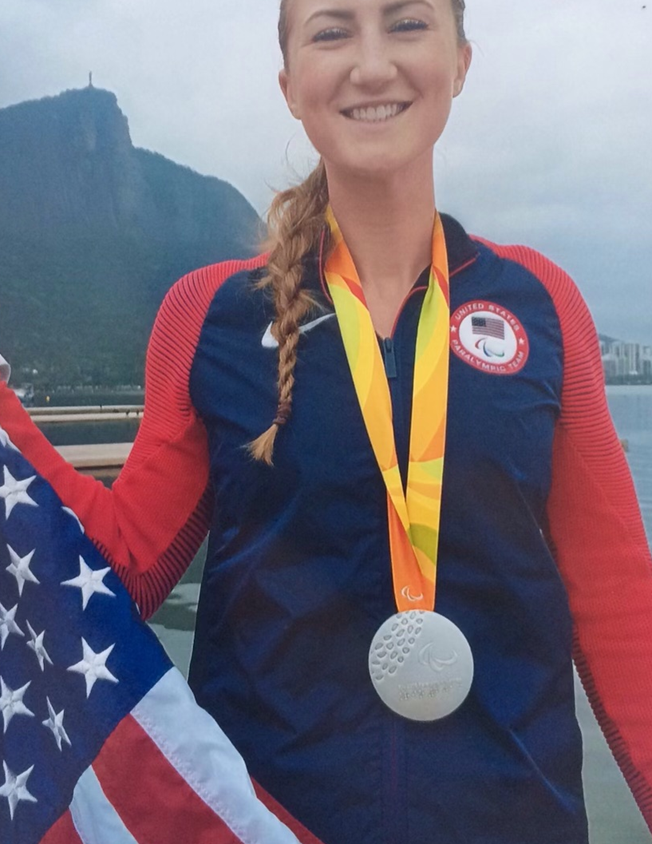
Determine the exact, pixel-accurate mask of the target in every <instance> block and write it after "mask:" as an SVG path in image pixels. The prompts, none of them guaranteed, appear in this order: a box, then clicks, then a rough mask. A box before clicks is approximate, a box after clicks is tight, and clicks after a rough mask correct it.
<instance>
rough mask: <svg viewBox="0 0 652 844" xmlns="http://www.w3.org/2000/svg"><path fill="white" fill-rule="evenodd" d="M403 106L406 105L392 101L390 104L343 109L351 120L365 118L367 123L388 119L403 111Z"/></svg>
mask: <svg viewBox="0 0 652 844" xmlns="http://www.w3.org/2000/svg"><path fill="white" fill-rule="evenodd" d="M405 108H406V106H405V105H403V104H401V103H393V104H392V105H382V106H376V107H374V108H352V109H350V110H349V111H345V114H346V116H347V117H350V118H352V119H353V120H365V121H367V122H369V123H378V122H380V121H381V120H389V119H390V117H396V115H397V114H400V112H402V111H404V110H405Z"/></svg>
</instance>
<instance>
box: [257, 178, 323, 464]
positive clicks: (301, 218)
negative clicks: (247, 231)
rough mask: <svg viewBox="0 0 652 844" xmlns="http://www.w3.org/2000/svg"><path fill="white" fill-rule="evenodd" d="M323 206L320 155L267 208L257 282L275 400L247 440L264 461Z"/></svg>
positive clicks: (283, 395) (268, 458)
mask: <svg viewBox="0 0 652 844" xmlns="http://www.w3.org/2000/svg"><path fill="white" fill-rule="evenodd" d="M327 206H328V184H327V182H326V168H325V167H324V164H323V162H322V161H320V162H319V164H318V166H317V167H316V169H315V170H313V172H312V173H311V174H310V175H309V176H308V178H307V179H306V180H305V181H304V182H302V183H301V184H300V185H297V186H296V187H292V188H289V189H288V190H285V191H282V192H281V193H279V194H277V195H276V197H275V198H274V201H273V202H272V206H271V208H270V210H269V216H268V220H267V228H268V237H267V244H266V246H267V249H268V250H269V258H268V261H267V271H266V275H265V277H264V278H263V280H262V281H261V282H260V286H261V287H269V288H271V291H272V296H273V299H274V309H275V311H276V319H275V320H274V324H273V326H272V334H273V335H274V337H275V338H276V340H277V341H278V379H277V381H278V405H277V408H276V416H275V418H274V421H273V422H272V424H271V425H270V427H269V428H268V429H267V430H266V431H265V432H264V433H263V434H261V435H260V436H259V437H258V438H257V439H256V440H254V441H253V442H252V443H250V445H249V451H250V453H251V455H252V457H254V458H255V459H256V460H262V461H263V462H265V463H267V464H269V465H270V466H271V464H272V454H273V452H274V442H275V440H276V435H277V434H278V432H279V429H280V428H281V426H282V425H285V423H286V422H287V420H288V419H289V417H290V412H291V410H292V389H293V387H294V367H295V365H296V362H297V345H298V343H299V337H300V331H299V325H300V324H301V321H302V319H303V317H304V316H305V314H306V313H307V312H308V311H309V310H310V308H311V307H313V305H314V302H313V300H312V298H311V296H310V294H309V293H308V292H307V291H306V290H305V289H304V288H303V287H302V281H303V273H304V258H305V257H306V255H307V254H308V252H310V251H311V250H312V249H314V248H316V247H317V244H318V242H319V239H320V236H321V234H322V232H323V229H324V215H325V212H326V208H327Z"/></svg>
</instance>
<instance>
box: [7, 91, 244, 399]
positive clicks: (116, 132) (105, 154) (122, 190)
mask: <svg viewBox="0 0 652 844" xmlns="http://www.w3.org/2000/svg"><path fill="white" fill-rule="evenodd" d="M259 234H260V220H259V218H258V216H257V215H256V213H255V211H254V209H253V208H252V207H251V206H250V205H249V203H248V202H247V201H246V200H245V199H244V197H243V196H242V195H241V194H239V193H238V191H237V190H235V188H233V187H232V186H231V185H229V184H228V183H226V182H224V181H221V180H219V179H216V178H212V177H207V176H201V175H199V174H198V173H195V172H194V171H192V170H190V169H188V168H187V167H181V166H179V165H178V164H175V163H174V162H172V161H169V160H167V159H166V158H164V157H163V156H161V155H158V154H156V153H152V152H148V151H146V150H141V149H137V148H135V147H134V146H133V144H132V142H131V138H130V135H129V126H128V122H127V118H126V117H125V115H124V114H123V113H122V112H121V110H120V108H119V106H118V103H117V100H116V97H115V95H114V94H112V93H111V92H109V91H103V90H99V89H96V88H86V89H84V90H78V91H77V90H76V91H66V92H65V93H63V94H61V95H59V96H57V97H50V98H47V99H42V100H38V101H34V102H26V103H20V104H19V105H15V106H11V107H9V108H5V109H0V351H2V353H3V354H4V355H5V357H7V358H8V359H10V360H11V362H12V364H13V366H14V371H15V372H16V373H17V375H18V377H19V378H21V379H22V380H23V381H26V380H31V381H35V382H36V383H41V384H44V385H49V386H56V385H61V384H71V383H72V384H79V383H97V384H103V385H109V384H116V383H139V382H141V381H142V366H143V356H144V349H145V345H146V340H147V336H148V335H149V330H150V328H151V324H152V321H153V318H154V315H155V313H156V310H157V308H158V306H159V304H160V302H161V300H162V298H163V296H164V295H165V292H166V291H167V289H168V288H169V287H170V285H171V284H172V283H173V282H174V280H175V279H176V278H178V277H179V276H180V275H182V274H183V273H185V272H187V271H188V270H190V269H192V268H194V267H197V266H201V265H204V264H208V263H212V262H216V261H220V260H223V259H225V258H230V257H246V256H248V255H251V254H253V253H254V252H255V250H256V245H257V239H258V237H259ZM34 370H36V372H34Z"/></svg>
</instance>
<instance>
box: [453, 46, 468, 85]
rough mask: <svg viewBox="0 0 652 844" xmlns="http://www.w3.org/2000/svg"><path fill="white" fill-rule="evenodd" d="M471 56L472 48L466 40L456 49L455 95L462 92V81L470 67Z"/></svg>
mask: <svg viewBox="0 0 652 844" xmlns="http://www.w3.org/2000/svg"><path fill="white" fill-rule="evenodd" d="M472 58H473V49H472V47H471V45H470V44H469V42H468V41H467V42H466V44H464V46H462V47H460V48H459V50H458V57H457V76H456V77H455V82H454V83H453V96H454V97H457V96H459V95H460V94H461V93H462V90H463V88H464V82H465V81H466V74H467V73H468V72H469V68H470V67H471V59H472Z"/></svg>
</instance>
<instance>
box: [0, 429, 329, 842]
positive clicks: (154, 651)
mask: <svg viewBox="0 0 652 844" xmlns="http://www.w3.org/2000/svg"><path fill="white" fill-rule="evenodd" d="M0 712H1V719H2V724H0V731H1V732H0V764H1V767H2V770H1V771H0V842H2V844H37V843H38V842H42V844H79V842H84V844H91V843H92V844H139V842H145V841H146V842H156V844H172V842H174V844H180V842H193V844H208V842H210V844H297V842H298V841H299V840H300V841H302V842H304V844H307V842H312V844H319V842H317V839H315V838H314V837H313V836H312V835H311V834H310V833H308V832H307V831H306V830H304V829H303V827H301V826H300V824H297V823H296V822H295V826H294V829H295V831H296V832H297V835H295V834H294V832H292V831H291V830H290V828H289V827H288V826H286V825H285V824H284V823H282V822H281V820H280V819H279V818H278V817H277V816H276V815H275V814H274V813H272V812H271V811H270V810H269V809H268V808H266V806H265V805H264V803H263V802H261V800H259V799H258V798H257V796H256V794H255V792H254V788H253V786H252V783H251V780H250V779H249V776H248V774H247V771H246V768H245V765H244V762H243V760H242V758H241V757H240V756H239V754H238V753H237V751H236V750H235V748H234V747H233V745H231V743H230V742H229V740H228V739H227V737H226V736H225V735H224V733H223V732H222V731H221V730H220V728H219V727H218V725H217V724H216V723H215V721H214V720H213V719H212V718H211V717H210V716H209V715H208V714H207V713H206V712H204V710H202V709H200V708H199V707H198V706H197V704H196V703H195V701H194V698H193V696H192V693H191V691H190V689H189V688H188V686H187V684H186V682H185V680H184V679H183V677H182V676H181V674H180V673H179V672H178V671H177V669H176V668H174V667H173V666H172V664H171V662H170V660H169V659H168V657H167V655H166V654H165V652H164V650H163V648H162V647H161V645H160V644H159V643H158V641H157V639H156V637H155V636H154V634H153V633H152V632H151V631H150V630H149V628H148V627H147V626H146V625H145V624H144V623H143V622H142V621H141V620H140V618H139V615H138V611H137V609H136V607H135V605H134V604H133V603H132V602H131V600H130V598H129V596H128V594H127V593H126V591H125V590H124V589H123V588H122V586H121V583H120V581H119V580H118V578H117V577H116V575H115V574H114V573H113V571H112V570H111V569H110V568H109V566H108V565H107V564H106V562H105V560H104V559H103V557H102V556H101V554H100V553H99V552H98V550H97V549H96V548H95V546H94V545H93V544H92V542H91V541H90V540H89V539H88V538H87V537H86V535H85V534H84V532H83V528H82V525H81V524H80V523H79V521H78V519H77V517H76V516H75V514H74V513H73V512H72V511H71V510H69V509H67V508H66V507H64V506H63V505H62V503H61V501H60V500H59V499H58V498H57V496H56V494H55V492H54V490H53V489H52V487H51V486H50V485H49V484H48V483H47V482H46V481H45V480H44V479H43V478H42V477H40V476H39V475H38V474H37V473H36V472H35V471H34V469H33V468H32V466H31V465H30V464H29V463H28V462H27V461H26V460H25V459H24V458H23V456H22V455H21V454H20V453H19V452H18V451H17V450H16V449H15V448H14V447H13V445H12V444H11V442H10V440H9V437H8V436H7V434H6V433H5V432H4V431H3V430H2V429H1V428H0ZM277 808H278V809H279V812H282V810H280V807H277ZM284 819H285V820H288V819H289V816H288V815H285V816H284ZM288 822H291V821H290V820H288Z"/></svg>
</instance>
